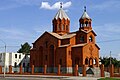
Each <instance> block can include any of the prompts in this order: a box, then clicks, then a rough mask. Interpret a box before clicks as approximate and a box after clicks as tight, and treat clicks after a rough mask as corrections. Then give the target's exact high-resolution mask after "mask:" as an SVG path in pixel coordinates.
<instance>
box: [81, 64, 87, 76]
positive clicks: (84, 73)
mask: <svg viewBox="0 0 120 80" xmlns="http://www.w3.org/2000/svg"><path fill="white" fill-rule="evenodd" d="M82 73H83V76H86V66H85V65H83V67H82Z"/></svg>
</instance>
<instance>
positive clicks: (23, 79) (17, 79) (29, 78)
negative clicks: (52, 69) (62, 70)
mask: <svg viewBox="0 0 120 80" xmlns="http://www.w3.org/2000/svg"><path fill="white" fill-rule="evenodd" d="M97 79H99V78H95V77H79V76H77V77H75V76H51V75H14V74H6V77H5V78H4V77H3V75H0V80H97Z"/></svg>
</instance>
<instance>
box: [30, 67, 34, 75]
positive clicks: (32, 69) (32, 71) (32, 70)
mask: <svg viewBox="0 0 120 80" xmlns="http://www.w3.org/2000/svg"><path fill="white" fill-rule="evenodd" d="M31 74H34V65H32V68H31Z"/></svg>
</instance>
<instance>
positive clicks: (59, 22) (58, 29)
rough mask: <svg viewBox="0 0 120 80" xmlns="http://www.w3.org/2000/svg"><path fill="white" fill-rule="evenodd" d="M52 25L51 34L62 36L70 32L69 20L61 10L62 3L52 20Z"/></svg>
mask: <svg viewBox="0 0 120 80" xmlns="http://www.w3.org/2000/svg"><path fill="white" fill-rule="evenodd" d="M52 23H53V32H55V33H58V34H59V35H64V34H66V33H69V31H70V29H69V28H70V27H69V26H70V19H69V17H68V16H67V14H66V13H65V11H64V10H63V9H62V3H60V9H59V10H58V12H57V14H56V15H55V17H54V19H53V20H52Z"/></svg>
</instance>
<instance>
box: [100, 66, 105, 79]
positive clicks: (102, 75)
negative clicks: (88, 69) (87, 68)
mask: <svg viewBox="0 0 120 80" xmlns="http://www.w3.org/2000/svg"><path fill="white" fill-rule="evenodd" d="M100 74H101V77H105V73H104V64H101V66H100Z"/></svg>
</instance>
